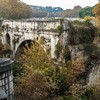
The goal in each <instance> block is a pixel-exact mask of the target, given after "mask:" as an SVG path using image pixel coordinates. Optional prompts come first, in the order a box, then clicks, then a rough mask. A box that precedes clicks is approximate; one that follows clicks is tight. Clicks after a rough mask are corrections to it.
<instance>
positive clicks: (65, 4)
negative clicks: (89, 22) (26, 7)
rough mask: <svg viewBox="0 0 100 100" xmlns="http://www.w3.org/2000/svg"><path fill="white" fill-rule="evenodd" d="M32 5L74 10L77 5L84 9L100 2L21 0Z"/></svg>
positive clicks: (86, 0)
mask: <svg viewBox="0 0 100 100" xmlns="http://www.w3.org/2000/svg"><path fill="white" fill-rule="evenodd" d="M21 1H23V2H25V3H27V4H30V5H37V6H53V7H62V8H63V9H70V8H71V9H72V8H73V7H74V6H76V5H80V6H82V7H85V6H94V5H95V4H96V3H98V0H21Z"/></svg>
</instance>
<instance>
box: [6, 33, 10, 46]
mask: <svg viewBox="0 0 100 100" xmlns="http://www.w3.org/2000/svg"><path fill="white" fill-rule="evenodd" d="M6 44H9V45H10V35H9V34H8V33H7V34H6Z"/></svg>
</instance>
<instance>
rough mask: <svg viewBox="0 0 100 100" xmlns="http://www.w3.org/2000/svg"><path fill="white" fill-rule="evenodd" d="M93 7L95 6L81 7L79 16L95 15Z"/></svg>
mask: <svg viewBox="0 0 100 100" xmlns="http://www.w3.org/2000/svg"><path fill="white" fill-rule="evenodd" d="M92 9H93V7H85V8H83V9H81V10H80V12H79V17H80V18H84V17H85V16H93V13H92Z"/></svg>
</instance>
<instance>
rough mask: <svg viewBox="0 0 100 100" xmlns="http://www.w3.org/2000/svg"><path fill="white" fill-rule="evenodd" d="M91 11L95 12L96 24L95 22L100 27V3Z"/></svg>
mask: <svg viewBox="0 0 100 100" xmlns="http://www.w3.org/2000/svg"><path fill="white" fill-rule="evenodd" d="M93 13H94V14H95V17H96V24H97V26H98V27H100V3H98V4H97V5H96V6H95V7H94V9H93Z"/></svg>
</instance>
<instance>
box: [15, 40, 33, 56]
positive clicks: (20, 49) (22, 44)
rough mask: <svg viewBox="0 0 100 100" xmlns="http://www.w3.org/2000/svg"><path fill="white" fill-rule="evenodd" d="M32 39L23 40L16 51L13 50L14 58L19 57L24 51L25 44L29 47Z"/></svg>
mask: <svg viewBox="0 0 100 100" xmlns="http://www.w3.org/2000/svg"><path fill="white" fill-rule="evenodd" d="M33 42H34V41H33V40H25V41H23V42H22V43H21V44H20V45H19V46H18V48H17V50H16V52H15V58H19V57H20V55H21V54H23V53H24V48H25V47H26V45H28V46H29V47H31V46H32V43H33Z"/></svg>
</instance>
